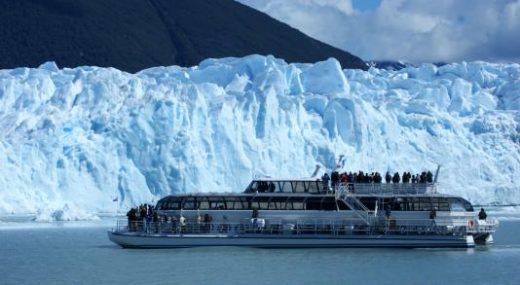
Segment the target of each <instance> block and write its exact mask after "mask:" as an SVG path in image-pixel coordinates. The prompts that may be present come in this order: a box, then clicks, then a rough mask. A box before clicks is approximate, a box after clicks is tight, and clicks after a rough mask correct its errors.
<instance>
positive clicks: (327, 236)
mask: <svg viewBox="0 0 520 285" xmlns="http://www.w3.org/2000/svg"><path fill="white" fill-rule="evenodd" d="M108 234H109V238H110V239H111V240H112V241H113V242H115V243H117V244H119V245H121V246H122V247H128V248H169V247H196V246H250V247H265V248H277V247H280V248H290V247H400V248H419V247H427V248H432V247H433V248H435V247H464V248H465V247H474V246H475V241H474V239H473V235H472V234H471V233H470V232H468V228H467V227H466V226H465V225H464V226H448V225H436V224H435V222H434V221H431V220H430V221H423V222H421V223H417V221H415V222H414V223H408V224H407V225H405V223H403V222H401V223H400V226H397V223H396V222H395V221H391V220H385V221H382V223H379V222H376V223H374V224H372V225H366V224H365V225H360V224H352V221H350V220H334V221H326V222H325V221H322V220H300V221H288V222H281V223H278V222H276V223H270V222H268V221H267V222H266V221H265V220H264V219H250V220H247V221H243V222H240V223H218V224H214V223H204V222H197V223H180V222H146V221H143V222H139V221H130V222H127V221H120V222H118V225H117V228H116V229H114V230H113V231H110V232H109V233H108Z"/></svg>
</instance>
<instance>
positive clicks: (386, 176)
mask: <svg viewBox="0 0 520 285" xmlns="http://www.w3.org/2000/svg"><path fill="white" fill-rule="evenodd" d="M385 181H386V183H390V181H392V176H391V175H390V171H387V172H386V175H385Z"/></svg>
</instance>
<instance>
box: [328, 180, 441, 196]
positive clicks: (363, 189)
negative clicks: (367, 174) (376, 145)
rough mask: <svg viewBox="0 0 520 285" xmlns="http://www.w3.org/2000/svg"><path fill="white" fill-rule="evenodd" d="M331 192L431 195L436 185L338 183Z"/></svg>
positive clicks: (434, 191) (435, 189)
mask: <svg viewBox="0 0 520 285" xmlns="http://www.w3.org/2000/svg"><path fill="white" fill-rule="evenodd" d="M335 188H337V189H335ZM331 191H332V192H334V193H336V195H337V194H350V195H359V194H361V195H366V194H377V195H382V194H425V193H430V194H433V193H437V185H436V184H435V183H340V184H339V185H337V186H333V187H332V189H331Z"/></svg>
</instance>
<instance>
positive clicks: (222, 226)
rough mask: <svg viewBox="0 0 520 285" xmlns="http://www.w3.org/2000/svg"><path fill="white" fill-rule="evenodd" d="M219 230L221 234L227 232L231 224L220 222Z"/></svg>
mask: <svg viewBox="0 0 520 285" xmlns="http://www.w3.org/2000/svg"><path fill="white" fill-rule="evenodd" d="M217 231H218V232H219V233H221V234H223V233H227V232H228V231H229V225H228V224H220V225H218V227H217Z"/></svg>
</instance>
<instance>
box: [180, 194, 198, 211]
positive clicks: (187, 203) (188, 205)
mask: <svg viewBox="0 0 520 285" xmlns="http://www.w3.org/2000/svg"><path fill="white" fill-rule="evenodd" d="M182 209H183V210H196V209H197V206H196V203H195V197H186V198H184V201H183V203H182Z"/></svg>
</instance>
